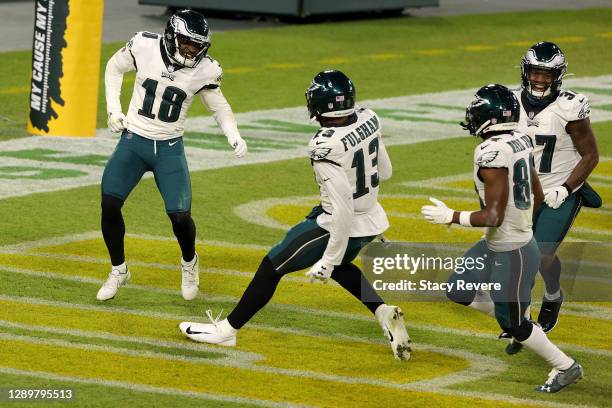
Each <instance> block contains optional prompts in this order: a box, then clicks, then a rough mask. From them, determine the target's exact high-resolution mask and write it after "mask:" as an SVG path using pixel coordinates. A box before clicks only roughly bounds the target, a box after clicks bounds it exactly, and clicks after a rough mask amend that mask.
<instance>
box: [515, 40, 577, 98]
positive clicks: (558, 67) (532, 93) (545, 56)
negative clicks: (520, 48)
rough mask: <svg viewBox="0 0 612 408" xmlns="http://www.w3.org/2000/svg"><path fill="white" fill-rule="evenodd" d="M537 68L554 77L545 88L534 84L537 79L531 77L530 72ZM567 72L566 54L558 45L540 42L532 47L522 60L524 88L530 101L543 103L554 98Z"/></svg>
mask: <svg viewBox="0 0 612 408" xmlns="http://www.w3.org/2000/svg"><path fill="white" fill-rule="evenodd" d="M551 54H552V55H551ZM535 70H539V71H546V72H548V73H550V76H551V77H552V81H551V83H550V85H549V86H548V87H546V88H545V89H543V90H541V89H538V87H537V86H534V83H533V82H535V81H532V80H531V79H530V74H531V73H532V72H533V71H535ZM566 72H567V62H566V61H565V55H564V54H563V52H561V50H560V49H559V48H558V47H557V46H556V45H554V44H552V43H538V44H536V45H534V46H533V47H532V48H530V49H529V50H528V51H527V53H526V54H525V56H524V57H523V60H522V61H521V82H522V88H523V90H524V91H525V92H526V93H527V96H528V98H529V100H530V102H532V103H535V104H541V103H548V102H551V101H552V100H554V98H556V97H557V95H558V93H559V91H560V89H561V84H562V81H563V76H564V75H565V73H566Z"/></svg>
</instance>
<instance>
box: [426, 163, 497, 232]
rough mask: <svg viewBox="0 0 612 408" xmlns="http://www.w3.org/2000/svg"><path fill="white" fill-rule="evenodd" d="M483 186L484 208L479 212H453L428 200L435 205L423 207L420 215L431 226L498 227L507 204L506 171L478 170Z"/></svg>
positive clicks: (440, 204) (440, 203)
mask: <svg viewBox="0 0 612 408" xmlns="http://www.w3.org/2000/svg"><path fill="white" fill-rule="evenodd" d="M479 174H480V177H481V179H482V180H483V182H484V184H485V202H486V203H487V204H486V206H485V207H484V208H483V209H481V210H480V211H473V212H471V211H455V210H452V209H450V208H448V207H447V206H446V204H444V203H443V202H442V201H440V200H436V199H435V198H430V200H431V202H432V203H434V204H435V205H425V206H423V207H422V208H421V214H423V216H424V217H425V219H426V220H427V221H429V222H431V223H432V224H451V223H455V224H461V225H464V226H466V227H499V226H500V225H501V224H502V223H503V222H504V216H505V214H506V205H507V204H508V191H509V186H508V169H506V168H505V167H501V168H484V167H481V168H480V170H479Z"/></svg>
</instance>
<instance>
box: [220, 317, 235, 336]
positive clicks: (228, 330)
mask: <svg viewBox="0 0 612 408" xmlns="http://www.w3.org/2000/svg"><path fill="white" fill-rule="evenodd" d="M218 325H219V329H220V330H221V332H223V333H225V334H228V335H232V336H233V335H235V334H236V333H238V330H236V329H234V328H233V327H232V325H231V324H230V322H229V321H228V320H227V319H223V320H221V321H220V322H219V323H218Z"/></svg>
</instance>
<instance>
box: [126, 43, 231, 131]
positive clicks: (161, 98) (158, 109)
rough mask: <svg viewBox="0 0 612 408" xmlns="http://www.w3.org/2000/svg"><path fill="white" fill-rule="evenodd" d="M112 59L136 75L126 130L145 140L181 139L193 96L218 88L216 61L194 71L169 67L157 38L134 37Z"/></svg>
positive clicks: (219, 73) (205, 60) (208, 60)
mask: <svg viewBox="0 0 612 408" xmlns="http://www.w3.org/2000/svg"><path fill="white" fill-rule="evenodd" d="M115 57H117V61H118V64H119V65H120V67H121V68H123V69H124V70H125V71H133V70H135V71H136V80H135V81H134V90H133V92H132V100H131V101H130V107H129V109H128V113H127V115H126V117H127V129H128V130H129V131H131V132H134V133H136V134H138V135H140V136H143V137H146V138H148V139H153V140H165V139H172V138H175V137H179V136H182V135H183V132H184V130H185V128H184V124H185V117H186V116H187V111H188V109H189V106H190V105H191V102H192V101H193V98H194V96H195V95H196V94H197V93H198V92H200V91H202V90H204V89H215V88H218V87H219V86H220V82H221V77H222V70H221V67H220V66H219V64H218V63H217V61H215V60H214V59H212V58H210V57H208V56H206V57H204V58H203V59H202V61H200V63H199V64H198V65H197V66H196V67H194V68H185V67H183V68H179V67H177V66H175V65H172V64H171V62H170V60H169V59H168V56H167V55H166V52H165V50H164V45H163V42H162V36H161V35H159V34H154V33H148V32H138V33H136V35H135V36H134V37H133V38H132V39H131V40H130V41H129V42H128V43H127V44H126V46H125V47H123V48H122V49H121V50H119V51H118V52H117V53H116V54H115Z"/></svg>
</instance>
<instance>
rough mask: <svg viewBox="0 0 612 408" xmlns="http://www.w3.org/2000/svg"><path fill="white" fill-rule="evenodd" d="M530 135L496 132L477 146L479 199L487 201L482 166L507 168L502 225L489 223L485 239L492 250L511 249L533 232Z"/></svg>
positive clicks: (502, 250)
mask: <svg viewBox="0 0 612 408" xmlns="http://www.w3.org/2000/svg"><path fill="white" fill-rule="evenodd" d="M532 154H533V144H532V142H531V139H530V138H529V137H528V136H526V135H524V134H521V133H519V132H514V133H512V134H505V135H499V136H493V137H491V138H489V139H487V140H485V141H483V142H482V143H481V144H480V145H478V146H476V148H475V149H474V183H475V184H476V190H477V191H478V196H479V198H480V201H481V202H482V203H484V204H485V205H486V202H485V185H484V183H483V181H482V180H481V179H480V176H479V174H478V170H479V169H481V168H506V169H508V187H509V189H508V203H507V205H506V212H505V216H504V221H503V222H502V224H501V225H500V226H499V227H487V229H486V236H485V239H486V241H487V246H488V247H489V249H491V250H492V251H496V252H504V251H512V250H515V249H517V248H520V247H522V246H523V245H525V244H526V243H527V242H529V240H531V237H532V236H533V232H532V230H531V225H532V220H531V219H532V213H533V193H532V188H531V183H532V181H531V171H530V169H531V161H532Z"/></svg>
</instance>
